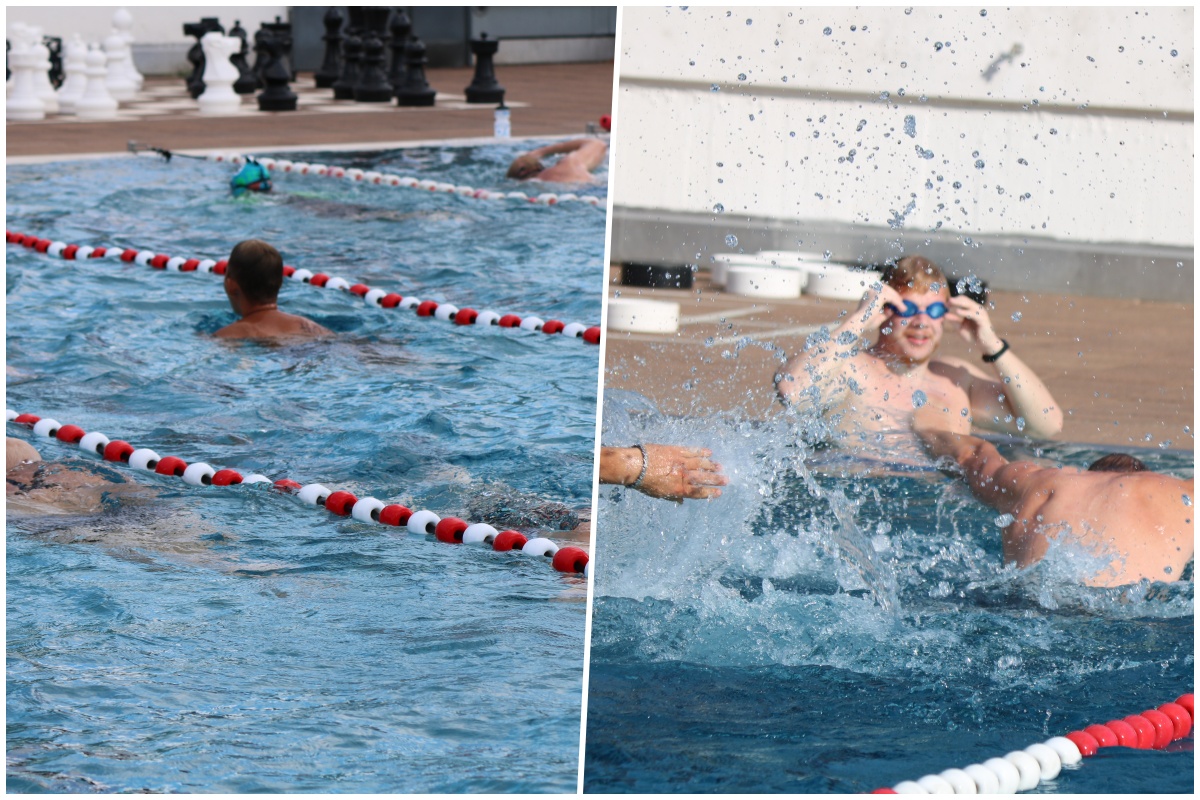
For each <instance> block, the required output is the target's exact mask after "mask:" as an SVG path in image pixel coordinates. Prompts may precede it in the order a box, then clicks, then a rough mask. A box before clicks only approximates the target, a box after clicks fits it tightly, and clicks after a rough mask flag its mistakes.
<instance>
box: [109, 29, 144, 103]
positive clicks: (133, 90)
mask: <svg viewBox="0 0 1200 800" xmlns="http://www.w3.org/2000/svg"><path fill="white" fill-rule="evenodd" d="M104 53H105V55H107V56H108V77H106V78H105V79H104V83H105V85H106V86H107V87H108V93H109V94H110V95H112V96H113V97H114V98H115V99H116V100H117V101H121V100H132V99H133V98H135V97H137V86H136V85H135V84H134V82H133V81H132V80H130V79H129V73H128V72H127V71H126V67H125V62H126V61H127V60H128V59H129V47H128V46H127V45H126V44H125V39H124V37H122V36H121V34H119V33H117V32H116V31H113V32H112V33H111V34H109V35H108V36H106V37H105V39H104Z"/></svg>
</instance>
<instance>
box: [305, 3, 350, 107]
mask: <svg viewBox="0 0 1200 800" xmlns="http://www.w3.org/2000/svg"><path fill="white" fill-rule="evenodd" d="M344 21H345V20H344V18H343V17H342V12H341V11H339V10H338V9H337V6H330V7H329V10H328V11H326V12H325V20H324V22H325V35H324V36H322V37H321V38H322V39H324V40H325V58H324V59H323V60H322V61H321V68H320V69H319V70H317V72H316V74H315V75H314V76H313V77H314V78H315V79H316V82H317V88H318V89H329V88H330V87H332V86H333V82H334V81H336V80H337V79H338V77H339V76H340V75H341V74H342V23H343V22H344Z"/></svg>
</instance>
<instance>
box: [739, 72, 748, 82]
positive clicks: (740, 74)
mask: <svg viewBox="0 0 1200 800" xmlns="http://www.w3.org/2000/svg"><path fill="white" fill-rule="evenodd" d="M738 80H739V81H744V80H746V73H744V72H739V73H738Z"/></svg>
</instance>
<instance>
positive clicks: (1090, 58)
mask: <svg viewBox="0 0 1200 800" xmlns="http://www.w3.org/2000/svg"><path fill="white" fill-rule="evenodd" d="M1087 60H1088V61H1091V62H1092V63H1093V64H1095V63H1096V59H1094V58H1092V57H1091V56H1088V57H1087Z"/></svg>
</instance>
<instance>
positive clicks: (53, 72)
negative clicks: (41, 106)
mask: <svg viewBox="0 0 1200 800" xmlns="http://www.w3.org/2000/svg"><path fill="white" fill-rule="evenodd" d="M42 44H44V45H46V50H47V51H49V53H50V85H51V86H52V87H53V88H54V91H55V92H57V91H58V90H59V89H60V88H61V87H62V84H63V61H62V39H61V38H60V37H58V36H43V37H42Z"/></svg>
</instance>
